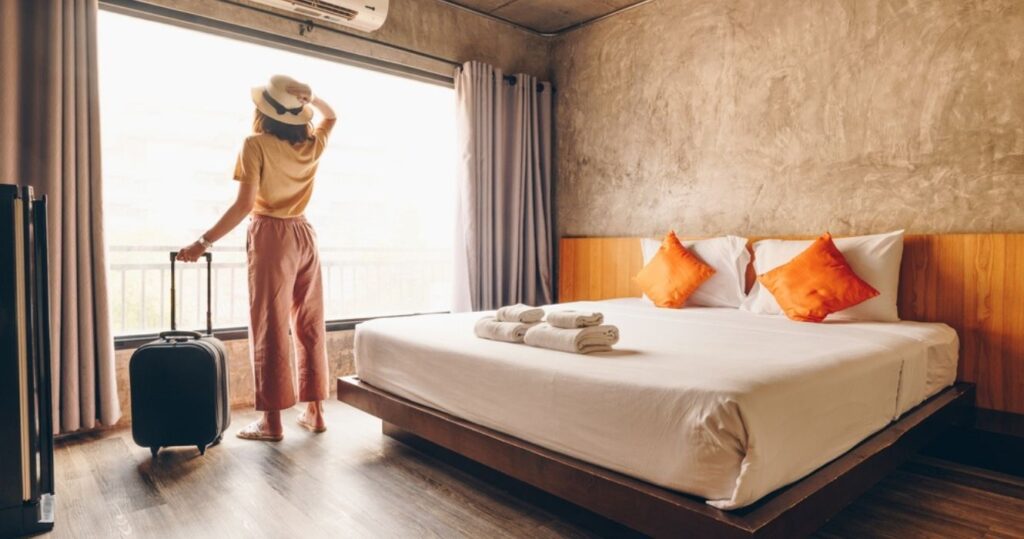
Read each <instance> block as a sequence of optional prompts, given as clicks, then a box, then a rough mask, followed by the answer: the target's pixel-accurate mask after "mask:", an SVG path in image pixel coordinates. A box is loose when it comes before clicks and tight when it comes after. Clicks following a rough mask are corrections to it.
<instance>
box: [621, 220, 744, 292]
mask: <svg viewBox="0 0 1024 539" xmlns="http://www.w3.org/2000/svg"><path fill="white" fill-rule="evenodd" d="M680 243H682V244H683V247H686V249H687V250H689V251H690V252H691V253H693V254H695V255H697V258H699V259H701V261H702V262H704V263H705V264H707V265H709V266H711V267H712V268H715V274H714V275H712V276H711V277H710V278H709V279H708V280H707V281H704V283H702V284H701V285H700V287H698V288H697V290H696V291H695V292H694V293H693V295H691V296H690V297H689V298H687V300H686V305H687V306H690V307H732V308H733V309H735V308H738V307H739V306H740V304H741V303H743V298H744V297H746V289H747V286H746V285H747V283H746V279H747V277H746V276H747V266H748V265H749V264H750V252H748V251H747V239H746V238H740V237H737V236H722V237H720V238H711V239H706V240H692V241H682V240H680ZM640 246H641V248H642V249H643V252H644V265H645V266H646V265H647V263H648V262H650V261H651V259H652V258H654V255H655V254H657V253H658V248H659V247H661V240H652V239H644V240H643V241H642V242H641V244H640ZM644 299H646V300H648V301H650V300H649V299H648V298H647V295H646V294H645V295H644Z"/></svg>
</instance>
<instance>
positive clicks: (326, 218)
mask: <svg viewBox="0 0 1024 539" xmlns="http://www.w3.org/2000/svg"><path fill="white" fill-rule="evenodd" d="M98 48H99V77H100V80H99V84H100V96H101V103H100V111H101V115H102V118H101V120H102V126H101V128H102V145H103V147H102V150H103V175H104V200H103V204H104V216H105V222H104V226H105V231H106V237H107V244H108V247H109V255H108V262H109V266H110V273H109V276H110V277H109V278H110V283H109V288H110V294H111V296H110V298H111V315H112V318H113V323H114V333H115V335H132V334H143V333H152V332H156V331H159V330H161V329H166V328H168V327H169V325H170V321H169V314H170V303H169V301H170V298H169V288H170V284H169V283H170V281H169V277H170V272H169V269H170V268H169V261H168V253H169V252H170V251H171V250H177V249H178V248H180V247H182V246H184V245H185V244H187V243H189V242H191V241H193V240H195V239H196V238H198V237H199V235H200V234H202V233H203V232H204V231H205V230H206V229H207V228H208V227H210V226H211V225H212V224H213V223H214V222H215V221H216V219H217V218H218V217H219V216H220V215H221V213H222V212H223V211H224V210H225V209H226V208H227V207H228V205H229V204H230V203H231V202H232V201H233V200H234V195H235V192H236V190H237V184H236V183H235V182H234V181H232V179H231V174H232V171H233V167H234V162H235V157H236V156H237V153H238V150H239V148H240V147H241V143H242V140H243V139H244V137H245V136H246V135H248V134H249V133H250V132H251V125H252V116H253V109H254V107H253V105H252V103H251V101H250V100H249V88H250V87H252V86H256V85H259V84H261V83H264V82H265V81H266V80H267V79H268V78H269V77H270V75H272V74H274V73H285V74H288V75H291V76H294V77H295V78H297V79H300V80H305V81H308V82H309V83H310V85H311V86H312V87H313V90H314V92H316V93H317V94H319V95H321V96H323V97H324V99H326V100H327V101H328V102H330V103H331V105H332V106H334V108H335V109H336V110H337V111H338V116H339V122H338V125H337V126H336V127H335V129H334V132H333V133H332V137H331V140H330V144H329V145H328V149H327V151H326V152H325V153H324V157H323V158H322V160H321V164H320V169H319V173H318V176H317V183H316V187H315V191H314V194H313V199H312V201H311V203H310V205H309V207H308V208H307V210H306V215H307V217H308V218H309V220H310V221H311V222H312V224H313V226H314V228H315V229H316V231H317V236H318V239H319V243H320V251H321V258H322V261H323V271H324V290H325V296H326V297H325V301H326V309H327V312H326V315H327V318H328V320H332V319H333V320H338V319H352V318H362V317H372V316H380V315H390V314H407V313H415V312H431V311H443V310H448V308H449V303H450V296H451V280H452V268H451V266H452V252H451V251H452V237H453V226H454V223H453V217H454V196H455V194H454V192H455V191H454V189H455V162H456V153H455V110H454V109H455V103H454V101H455V98H454V91H453V90H452V89H451V88H449V87H443V86H438V85H433V84H429V83H424V82H419V81H415V80H411V79H407V78H403V77H398V76H394V75H389V74H384V73H379V72H376V71H371V70H367V69H362V68H358V67H352V66H348V65H344V64H340V63H337V62H332V61H329V60H324V59H320V58H315V57H312V56H306V55H302V54H297V53H293V52H287V51H283V50H280V49H277V48H271V47H266V46H262V45H256V44H252V43H249V42H245V41H240V40H234V39H230V38H225V37H220V36H215V35H212V34H207V33H205V32H197V31H194V30H188V29H183V28H179V27H177V26H171V25H166V24H162V23H156V22H151V21H148V20H144V19H139V18H135V17H131V16H126V15H121V14H117V13H111V12H107V11H101V13H100V18H99V43H98ZM245 224H246V223H243V224H242V225H240V226H239V227H238V228H237V229H236V230H235V231H234V232H232V233H231V234H230V235H229V236H227V237H226V238H224V239H222V240H221V241H220V242H218V244H217V246H216V247H215V248H214V254H213V256H214V287H213V288H214V290H213V293H214V294H213V297H214V301H213V303H214V315H213V318H214V325H215V326H216V327H221V328H223V327H239V326H246V325H248V286H247V282H246V276H247V273H246V267H245ZM203 269H205V268H203V267H202V266H197V265H180V264H179V266H178V291H179V292H178V293H179V298H178V301H179V306H178V312H179V313H180V314H179V320H178V326H179V327H181V328H197V327H201V326H203V325H204V324H205V315H204V312H205V309H204V305H205V297H206V289H205V274H204V273H203V272H202V271H201V270H203Z"/></svg>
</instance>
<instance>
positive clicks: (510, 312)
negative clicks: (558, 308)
mask: <svg viewBox="0 0 1024 539" xmlns="http://www.w3.org/2000/svg"><path fill="white" fill-rule="evenodd" d="M494 316H495V318H497V319H498V321H499V322H523V323H524V324H532V323H534V322H540V321H541V320H542V319H543V318H544V309H541V308H539V307H530V306H529V305H523V304H522V303H517V304H515V305H508V306H505V307H502V308H500V309H498V312H497V313H496V314H495V315H494Z"/></svg>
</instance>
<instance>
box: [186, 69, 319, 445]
mask: <svg viewBox="0 0 1024 539" xmlns="http://www.w3.org/2000/svg"><path fill="white" fill-rule="evenodd" d="M252 100H253V102H254V103H255V105H256V117H255V119H254V120H253V131H254V132H255V134H253V135H251V136H249V137H248V138H246V139H245V143H244V145H243V146H242V151H241V153H240V154H239V155H238V161H237V163H236V164H235V174H234V179H235V180H236V181H238V182H239V183H238V196H237V198H236V199H235V203H234V204H232V205H231V207H230V208H228V210H227V211H226V212H224V216H223V217H221V218H220V220H219V221H217V224H215V225H213V228H211V229H210V230H208V231H207V232H206V233H205V234H203V235H202V236H200V237H199V239H198V240H196V242H195V243H193V244H192V245H189V246H188V247H185V248H184V249H181V251H179V252H178V256H177V259H178V260H183V261H186V262H194V261H196V260H198V259H199V257H200V256H202V254H203V253H204V252H206V251H207V250H208V249H210V248H212V247H213V244H214V243H216V242H217V240H219V239H220V238H222V237H224V236H225V235H226V234H227V233H228V232H231V230H232V229H234V228H235V227H236V226H238V223H240V222H241V221H242V219H244V218H245V216H246V215H250V213H251V215H252V220H251V222H250V224H249V233H248V240H247V242H246V252H247V254H248V262H249V350H250V357H251V358H252V365H253V377H254V379H255V384H256V409H257V410H259V411H262V412H263V417H262V418H261V419H260V420H258V421H256V422H254V423H252V424H250V425H248V426H246V427H245V428H244V429H242V430H241V431H239V432H238V437H239V438H242V439H244V440H264V441H275V442H276V441H280V440H281V439H283V437H284V429H283V428H282V426H281V410H284V409H286V408H291V407H292V406H294V405H295V403H296V400H299V401H302V402H305V403H307V404H306V409H305V410H304V411H303V412H302V413H300V414H299V419H298V421H299V425H300V426H302V427H303V428H305V429H307V430H310V431H313V432H323V431H325V430H327V427H326V424H325V422H324V414H323V400H324V399H325V398H327V396H328V391H329V390H328V385H327V384H328V382H327V345H326V333H325V332H326V328H325V327H324V302H323V283H322V282H321V277H320V258H319V255H318V254H317V247H316V236H315V235H314V233H313V229H312V227H310V225H309V223H308V222H307V221H306V219H305V217H303V214H302V212H303V210H304V209H305V208H306V204H307V203H308V202H309V199H310V196H311V195H312V193H313V181H314V177H315V175H316V169H317V164H318V163H319V160H320V156H321V155H322V154H323V151H324V148H325V147H326V145H327V137H328V135H329V134H330V132H331V128H332V127H334V122H335V119H336V117H335V114H334V110H332V109H331V107H330V106H329V105H328V104H327V103H325V102H324V101H323V100H322V99H320V98H319V97H314V96H313V94H312V91H311V90H310V88H309V86H308V85H306V84H302V83H300V82H298V81H296V80H294V79H291V78H289V77H285V76H282V75H275V76H274V77H271V79H270V83H269V84H267V85H266V86H260V87H257V88H253V90H252ZM314 108H315V109H316V111H317V112H319V113H320V115H321V116H322V119H321V120H320V124H319V125H318V126H317V127H316V129H314V128H313V124H312V119H313V109H314ZM289 323H290V327H291V329H292V337H293V338H294V339H295V359H296V364H297V365H298V371H299V376H298V378H299V387H298V397H297V399H296V391H295V384H294V379H295V377H294V375H293V373H292V369H291V362H290V361H289V335H288V330H289Z"/></svg>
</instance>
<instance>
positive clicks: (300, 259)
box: [246, 215, 329, 411]
mask: <svg viewBox="0 0 1024 539" xmlns="http://www.w3.org/2000/svg"><path fill="white" fill-rule="evenodd" d="M246 251H247V253H248V257H249V351H250V356H251V357H252V368H253V377H254V379H255V382H256V409H257V410H260V411H273V410H283V409H285V408H290V407H292V406H294V405H295V403H296V393H295V373H294V372H293V370H292V364H291V360H290V351H291V350H290V349H291V346H292V343H291V342H290V339H289V335H288V330H289V327H290V328H291V330H292V331H291V333H292V334H291V337H292V338H293V339H294V346H295V363H296V365H297V367H298V382H299V383H298V386H299V387H298V400H299V401H302V402H309V401H318V400H324V399H326V398H327V397H328V394H329V389H328V385H327V384H328V382H327V377H328V376H327V335H326V327H325V326H324V292H323V281H322V279H321V275H320V256H319V254H318V253H317V246H316V235H315V234H314V233H313V227H311V226H310V225H309V222H307V221H306V219H305V217H301V216H300V217H292V218H288V219H280V218H275V217H268V216H265V215H254V216H253V217H252V222H251V223H250V224H249V238H248V242H247V243H246Z"/></svg>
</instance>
